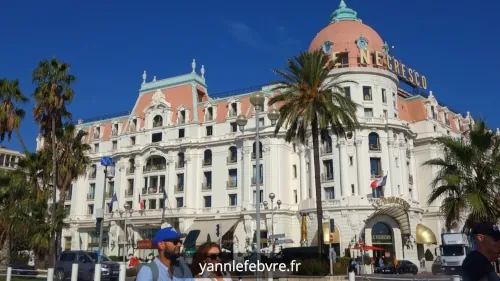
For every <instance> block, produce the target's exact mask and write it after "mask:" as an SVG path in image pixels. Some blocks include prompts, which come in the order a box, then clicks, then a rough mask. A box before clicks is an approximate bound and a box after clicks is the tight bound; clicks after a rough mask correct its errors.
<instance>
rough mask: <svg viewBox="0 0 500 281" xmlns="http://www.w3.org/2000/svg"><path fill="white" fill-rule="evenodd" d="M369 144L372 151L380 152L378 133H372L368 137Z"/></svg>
mask: <svg viewBox="0 0 500 281" xmlns="http://www.w3.org/2000/svg"><path fill="white" fill-rule="evenodd" d="M368 143H369V146H370V150H380V139H379V136H378V134H377V133H370V134H369V135H368Z"/></svg>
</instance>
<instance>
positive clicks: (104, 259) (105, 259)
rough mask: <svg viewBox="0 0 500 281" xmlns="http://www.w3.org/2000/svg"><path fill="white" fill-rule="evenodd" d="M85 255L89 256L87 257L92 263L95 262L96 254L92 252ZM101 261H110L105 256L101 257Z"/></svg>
mask: <svg viewBox="0 0 500 281" xmlns="http://www.w3.org/2000/svg"><path fill="white" fill-rule="evenodd" d="M87 255H89V257H90V258H91V259H92V260H93V261H94V262H97V253H94V252H90V253H87ZM102 261H111V260H110V259H109V258H108V257H106V256H105V255H102Z"/></svg>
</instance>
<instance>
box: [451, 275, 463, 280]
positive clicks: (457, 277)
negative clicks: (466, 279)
mask: <svg viewBox="0 0 500 281" xmlns="http://www.w3.org/2000/svg"><path fill="white" fill-rule="evenodd" d="M451 280H452V281H461V280H462V278H461V277H460V276H459V275H453V276H452V277H451Z"/></svg>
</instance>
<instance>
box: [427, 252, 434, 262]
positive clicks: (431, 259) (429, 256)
mask: <svg viewBox="0 0 500 281" xmlns="http://www.w3.org/2000/svg"><path fill="white" fill-rule="evenodd" d="M425 260H426V261H433V260H434V255H433V254H432V252H431V250H429V249H427V251H425Z"/></svg>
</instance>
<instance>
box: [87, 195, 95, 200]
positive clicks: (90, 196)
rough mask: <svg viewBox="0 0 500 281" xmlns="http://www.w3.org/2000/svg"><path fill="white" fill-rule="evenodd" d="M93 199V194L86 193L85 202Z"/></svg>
mask: <svg viewBox="0 0 500 281" xmlns="http://www.w3.org/2000/svg"><path fill="white" fill-rule="evenodd" d="M94 199H95V193H87V200H94Z"/></svg>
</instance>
